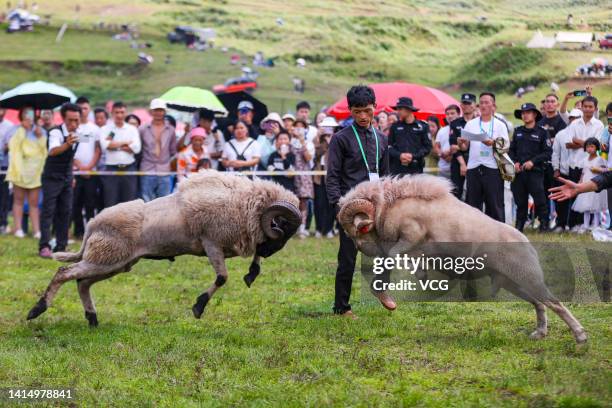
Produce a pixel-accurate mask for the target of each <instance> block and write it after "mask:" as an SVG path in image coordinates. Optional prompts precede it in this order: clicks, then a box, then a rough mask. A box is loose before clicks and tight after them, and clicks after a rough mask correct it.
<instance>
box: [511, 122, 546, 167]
mask: <svg viewBox="0 0 612 408" xmlns="http://www.w3.org/2000/svg"><path fill="white" fill-rule="evenodd" d="M551 140H552V139H550V138H549V137H548V131H547V130H546V129H544V128H543V127H542V126H538V125H536V126H535V127H533V128H531V129H529V128H526V127H525V126H519V127H517V128H516V129H514V136H513V137H512V142H510V151H509V152H508V154H509V156H510V158H511V159H512V161H514V162H515V163H517V162H518V163H520V164H524V163H525V162H527V161H529V160H531V161H532V162H533V164H534V169H535V168H540V169H541V168H542V167H543V165H544V163H545V162H547V161H550V156H551V155H552V147H551V146H552V143H551Z"/></svg>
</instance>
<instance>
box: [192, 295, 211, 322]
mask: <svg viewBox="0 0 612 408" xmlns="http://www.w3.org/2000/svg"><path fill="white" fill-rule="evenodd" d="M209 300H210V296H208V293H207V292H205V293H202V294H201V295H200V296H199V297H198V300H197V301H196V303H195V305H193V307H192V308H191V311H192V312H193V316H194V317H195V318H196V319H199V318H200V317H202V313H204V308H205V307H206V304H207V303H208V301H209Z"/></svg>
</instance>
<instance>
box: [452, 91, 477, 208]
mask: <svg viewBox="0 0 612 408" xmlns="http://www.w3.org/2000/svg"><path fill="white" fill-rule="evenodd" d="M461 111H462V112H463V115H462V116H461V117H460V118H457V119H455V120H453V121H452V122H451V123H450V135H449V137H448V143H449V144H450V146H451V152H452V153H453V159H452V160H451V181H452V182H453V184H454V185H455V189H454V190H453V194H455V196H456V197H457V198H458V199H460V200H461V199H462V197H463V186H464V184H465V175H466V173H467V162H468V152H467V151H465V152H464V151H462V150H460V149H459V145H458V143H457V139H458V138H460V137H461V129H463V127H464V126H465V124H466V123H468V122H469V121H470V120H472V119H474V118H475V117H476V95H474V94H471V93H464V94H462V95H461Z"/></svg>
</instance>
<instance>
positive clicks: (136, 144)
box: [121, 130, 142, 154]
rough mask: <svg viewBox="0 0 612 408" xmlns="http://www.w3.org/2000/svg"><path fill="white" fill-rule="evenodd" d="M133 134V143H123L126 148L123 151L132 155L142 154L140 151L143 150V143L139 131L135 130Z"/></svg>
mask: <svg viewBox="0 0 612 408" xmlns="http://www.w3.org/2000/svg"><path fill="white" fill-rule="evenodd" d="M130 133H132V134H131V135H130V136H131V139H132V140H131V141H130V142H127V143H126V142H123V145H124V146H125V147H122V148H121V149H122V150H124V151H126V152H128V153H132V154H138V153H140V150H141V149H142V141H141V140H140V133H139V132H138V130H135V131H133V132H130Z"/></svg>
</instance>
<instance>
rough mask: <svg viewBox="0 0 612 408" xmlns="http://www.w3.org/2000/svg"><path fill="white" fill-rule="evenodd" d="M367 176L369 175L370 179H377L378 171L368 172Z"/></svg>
mask: <svg viewBox="0 0 612 408" xmlns="http://www.w3.org/2000/svg"><path fill="white" fill-rule="evenodd" d="M368 177H370V181H378V179H379V178H380V177H378V173H368Z"/></svg>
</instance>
